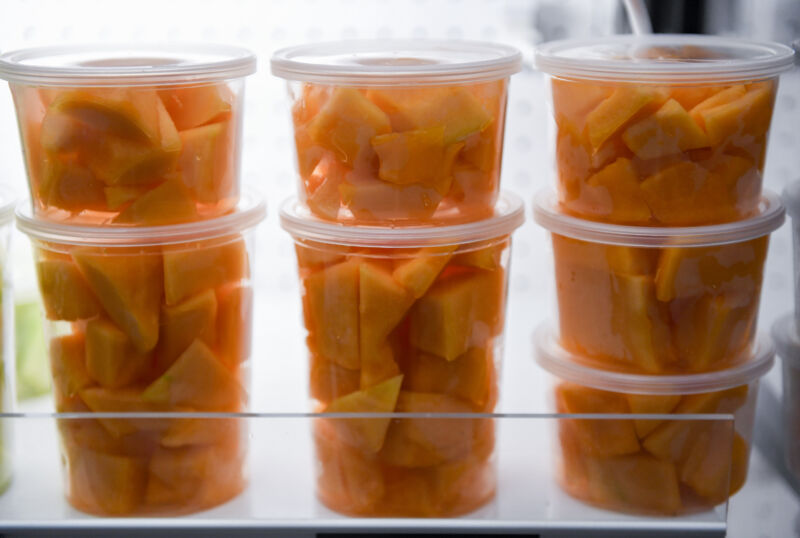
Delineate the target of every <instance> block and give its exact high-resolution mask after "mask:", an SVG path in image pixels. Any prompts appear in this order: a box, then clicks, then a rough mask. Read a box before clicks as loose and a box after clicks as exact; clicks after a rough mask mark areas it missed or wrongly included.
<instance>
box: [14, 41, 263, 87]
mask: <svg viewBox="0 0 800 538" xmlns="http://www.w3.org/2000/svg"><path fill="white" fill-rule="evenodd" d="M255 70H256V57H255V55H254V54H253V53H252V52H250V51H249V50H247V49H243V48H239V47H231V46H227V45H211V44H192V45H190V44H172V45H170V44H159V45H70V46H57V47H38V48H31V49H21V50H17V51H12V52H7V53H5V54H3V55H0V78H2V79H5V80H7V81H9V82H12V83H23V84H32V85H39V86H149V85H153V84H158V85H173V84H200V83H205V82H215V81H221V80H230V79H235V78H239V77H244V76H247V75H251V74H253V73H254V72H255Z"/></svg>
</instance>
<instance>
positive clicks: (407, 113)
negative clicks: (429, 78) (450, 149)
mask: <svg viewBox="0 0 800 538" xmlns="http://www.w3.org/2000/svg"><path fill="white" fill-rule="evenodd" d="M367 95H368V96H369V98H370V99H371V100H372V101H373V102H375V103H376V104H377V105H378V106H379V107H381V108H382V109H383V110H385V111H386V113H387V114H388V115H389V117H390V118H391V122H392V129H393V130H394V131H410V130H412V129H425V128H427V127H435V126H442V127H444V143H445V144H446V145H449V144H453V143H455V142H458V141H461V140H463V139H465V138H466V137H467V136H469V135H471V134H473V133H476V132H479V131H482V130H484V129H485V128H486V127H487V126H488V125H489V124H490V123H491V122H492V117H491V115H490V114H489V113H488V112H487V111H486V110H485V109H484V107H483V105H482V104H481V102H480V100H479V99H478V98H477V97H476V96H475V95H473V93H472V92H471V91H470V90H468V89H467V88H464V87H460V86H438V87H430V88H424V87H419V88H397V89H394V88H389V89H380V90H370V91H369V92H368V94H367Z"/></svg>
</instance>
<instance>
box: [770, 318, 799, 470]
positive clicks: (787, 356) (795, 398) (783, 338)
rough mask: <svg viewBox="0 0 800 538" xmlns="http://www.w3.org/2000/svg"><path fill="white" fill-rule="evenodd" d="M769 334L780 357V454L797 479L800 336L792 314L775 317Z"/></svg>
mask: <svg viewBox="0 0 800 538" xmlns="http://www.w3.org/2000/svg"><path fill="white" fill-rule="evenodd" d="M772 338H773V340H774V341H775V347H776V348H777V351H778V356H779V357H780V358H781V359H782V373H783V429H782V432H783V456H784V460H785V462H786V468H787V469H788V470H789V472H790V473H792V476H793V477H794V479H795V481H796V482H797V483H800V336H799V335H798V332H797V325H796V324H795V318H794V316H792V315H786V316H783V317H782V318H780V319H779V320H778V321H776V322H775V324H774V325H773V326H772Z"/></svg>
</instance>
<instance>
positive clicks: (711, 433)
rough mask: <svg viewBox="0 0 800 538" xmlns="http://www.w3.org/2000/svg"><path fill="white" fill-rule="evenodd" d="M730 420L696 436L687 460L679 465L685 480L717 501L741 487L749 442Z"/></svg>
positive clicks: (693, 487)
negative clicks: (743, 464)
mask: <svg viewBox="0 0 800 538" xmlns="http://www.w3.org/2000/svg"><path fill="white" fill-rule="evenodd" d="M732 430H733V425H732V424H731V423H730V422H720V423H715V424H713V425H712V426H711V427H709V428H705V429H703V430H701V431H700V432H698V433H697V435H696V436H695V438H694V440H693V443H692V446H691V449H690V450H689V453H688V455H687V456H686V458H685V460H684V461H682V462H681V463H680V465H679V473H680V474H679V476H680V480H681V482H683V483H684V484H686V485H687V486H689V487H690V488H692V489H693V490H694V492H695V493H697V494H698V495H700V496H701V497H703V498H705V499H708V500H709V501H710V502H712V503H713V504H719V503H721V502H724V501H725V499H727V498H728V496H729V495H731V494H732V493H733V492H735V491H736V490H738V489H739V488H740V487H741V484H742V482H743V478H744V477H743V476H742V475H741V470H740V469H741V462H742V460H744V461H745V471H746V468H747V467H746V461H747V454H748V446H747V443H746V442H745V441H744V440H743V439H742V438H741V436H740V435H739V434H738V433H736V432H734V431H732Z"/></svg>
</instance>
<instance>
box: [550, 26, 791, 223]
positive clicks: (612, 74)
mask: <svg viewBox="0 0 800 538" xmlns="http://www.w3.org/2000/svg"><path fill="white" fill-rule="evenodd" d="M792 55H793V51H792V49H791V48H789V47H786V46H784V45H779V44H775V43H757V42H752V41H746V40H741V39H732V38H722V37H716V36H699V35H698V36H695V35H663V34H662V35H647V36H632V35H624V36H613V37H604V38H596V39H588V40H569V41H555V42H552V43H548V44H545V45H542V46H540V47H539V48H538V49H537V52H536V62H535V63H536V66H537V68H538V69H540V70H541V71H544V72H545V73H547V74H548V75H549V84H550V90H551V104H552V120H553V121H552V122H551V126H552V130H553V135H552V138H553V139H554V141H555V152H554V155H555V172H556V180H557V185H558V194H559V200H560V202H561V204H562V205H563V208H564V210H565V211H567V212H569V213H572V214H574V215H577V216H581V217H584V218H588V219H592V220H597V221H604V222H611V223H616V224H635V225H653V226H686V225H700V224H717V223H721V222H729V221H734V220H738V219H742V218H747V217H749V216H750V215H752V214H754V213H756V212H757V211H758V203H759V200H760V198H761V186H762V173H763V171H764V158H765V156H766V149H767V136H768V133H769V126H770V121H771V118H772V110H773V105H774V101H775V93H776V90H777V86H778V74H779V73H781V72H782V71H785V70H787V69H791V67H792Z"/></svg>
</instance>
